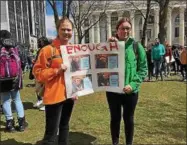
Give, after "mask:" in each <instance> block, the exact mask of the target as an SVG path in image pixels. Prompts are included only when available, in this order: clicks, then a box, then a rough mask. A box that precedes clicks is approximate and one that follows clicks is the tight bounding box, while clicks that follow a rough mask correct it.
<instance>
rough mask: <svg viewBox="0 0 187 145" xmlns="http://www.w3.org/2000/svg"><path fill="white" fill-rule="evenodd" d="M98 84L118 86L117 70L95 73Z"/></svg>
mask: <svg viewBox="0 0 187 145" xmlns="http://www.w3.org/2000/svg"><path fill="white" fill-rule="evenodd" d="M97 80H98V86H99V87H101V86H110V87H119V73H118V72H101V73H98V74H97Z"/></svg>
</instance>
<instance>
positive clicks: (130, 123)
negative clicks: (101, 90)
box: [106, 92, 138, 145]
mask: <svg viewBox="0 0 187 145" xmlns="http://www.w3.org/2000/svg"><path fill="white" fill-rule="evenodd" d="M106 95H107V101H108V104H109V109H110V117H111V121H110V130H111V137H112V143H113V145H117V144H118V143H119V133H120V122H121V111H122V108H123V120H124V125H125V137H126V144H128V145H130V144H132V142H133V135H134V111H135V108H136V104H137V101H138V93H132V94H129V95H127V94H118V93H112V92H107V93H106Z"/></svg>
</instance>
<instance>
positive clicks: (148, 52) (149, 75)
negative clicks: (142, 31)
mask: <svg viewBox="0 0 187 145" xmlns="http://www.w3.org/2000/svg"><path fill="white" fill-rule="evenodd" d="M152 46H153V44H151V46H150V47H148V50H147V51H146V55H147V65H148V81H151V80H152V77H153V68H154V65H153V62H152V60H151V48H152Z"/></svg>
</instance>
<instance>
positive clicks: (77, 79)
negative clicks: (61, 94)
mask: <svg viewBox="0 0 187 145" xmlns="http://www.w3.org/2000/svg"><path fill="white" fill-rule="evenodd" d="M89 89H92V75H91V74H87V75H80V76H72V94H74V93H77V92H79V91H83V90H89Z"/></svg>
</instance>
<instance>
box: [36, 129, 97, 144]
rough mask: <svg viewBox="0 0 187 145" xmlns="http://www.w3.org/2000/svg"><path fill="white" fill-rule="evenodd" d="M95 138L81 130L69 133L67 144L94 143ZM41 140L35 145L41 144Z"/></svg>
mask: <svg viewBox="0 0 187 145" xmlns="http://www.w3.org/2000/svg"><path fill="white" fill-rule="evenodd" d="M96 141H97V140H96V138H95V137H93V136H91V135H88V134H84V133H82V132H70V133H69V145H96V144H97V143H96ZM41 144H42V141H38V142H36V144H35V145H41Z"/></svg>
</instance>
